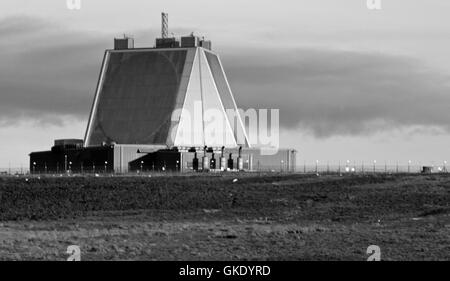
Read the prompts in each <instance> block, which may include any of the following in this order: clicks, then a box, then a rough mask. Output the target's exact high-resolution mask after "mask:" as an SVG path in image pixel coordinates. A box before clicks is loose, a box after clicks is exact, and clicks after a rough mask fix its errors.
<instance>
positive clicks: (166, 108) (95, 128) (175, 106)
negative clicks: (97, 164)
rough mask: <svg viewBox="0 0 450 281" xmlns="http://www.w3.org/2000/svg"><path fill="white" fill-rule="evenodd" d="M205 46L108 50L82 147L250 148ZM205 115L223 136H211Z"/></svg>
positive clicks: (192, 40) (189, 43) (187, 42)
mask: <svg viewBox="0 0 450 281" xmlns="http://www.w3.org/2000/svg"><path fill="white" fill-rule="evenodd" d="M124 40H130V39H127V38H125V39H124ZM173 42H177V41H175V39H174V41H173ZM203 42H205V41H202V40H200V39H199V38H197V37H195V36H189V37H183V38H182V40H181V46H180V47H172V48H166V46H167V45H162V46H159V45H157V47H156V48H146V49H117V46H116V49H114V50H107V51H106V53H105V56H104V61H103V66H102V70H101V74H100V79H99V83H98V89H97V92H96V96H95V99H94V104H93V107H92V111H91V117H90V119H89V124H88V129H87V132H86V137H85V142H84V145H85V146H86V147H91V146H98V145H102V144H105V143H106V144H111V143H115V144H148V145H167V147H204V146H207V147H219V148H220V147H222V146H225V148H236V147H239V146H242V147H249V142H248V139H247V136H246V134H245V130H244V125H243V123H242V120H241V118H240V116H239V115H238V114H236V115H234V116H233V115H232V114H230V116H228V114H227V112H228V113H235V112H237V107H236V102H235V100H234V98H233V94H232V92H231V89H230V86H229V83H228V81H227V78H226V75H225V73H224V70H223V67H222V64H221V61H220V59H219V56H218V55H217V54H215V53H214V52H212V51H211V50H209V49H207V48H204V47H202V45H203ZM209 45H210V44H208V46H209ZM177 46H178V44H177ZM174 112H178V113H179V114H174ZM207 112H210V113H214V114H215V115H216V116H214V117H215V118H216V119H218V120H222V121H223V122H221V125H223V126H222V128H221V129H222V130H220V132H209V133H208V130H207V128H208V125H209V124H208V120H206V119H205V114H206V113H207ZM232 117H235V118H233V119H231V118H232ZM205 130H206V131H205ZM214 133H215V134H214ZM218 135H219V136H218Z"/></svg>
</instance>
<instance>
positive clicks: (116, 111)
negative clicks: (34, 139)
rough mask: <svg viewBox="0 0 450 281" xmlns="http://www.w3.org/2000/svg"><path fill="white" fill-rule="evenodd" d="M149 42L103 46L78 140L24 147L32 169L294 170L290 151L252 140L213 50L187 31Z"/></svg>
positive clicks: (127, 41)
mask: <svg viewBox="0 0 450 281" xmlns="http://www.w3.org/2000/svg"><path fill="white" fill-rule="evenodd" d="M167 27H168V24H167V14H164V13H163V14H162V34H161V38H157V39H156V43H155V47H152V48H135V47H134V39H133V38H130V37H126V36H124V38H116V39H115V40H114V49H110V50H106V51H105V54H104V57H103V63H102V66H101V71H100V75H99V80H98V84H97V89H96V91H95V96H94V101H93V104H92V108H91V112H90V115H89V120H88V125H87V129H86V133H85V137H84V140H80V139H64V140H56V141H55V145H54V146H53V147H52V149H51V151H43V152H33V153H31V154H30V172H32V173H55V172H56V173H62V172H64V173H75V172H77V173H78V172H81V173H111V172H115V173H128V172H135V173H144V172H150V171H167V170H172V171H192V170H195V171H196V170H203V171H205V170H219V171H220V170H222V171H224V170H249V171H252V170H256V169H258V170H264V169H266V170H277V171H279V170H283V171H293V170H294V168H295V158H296V151H295V150H289V149H279V150H278V152H277V153H275V154H274V155H270V156H269V155H261V152H260V151H259V149H255V148H252V147H251V144H250V142H249V139H248V137H247V134H246V130H245V126H244V122H243V120H242V119H241V116H240V115H239V111H238V108H237V105H236V102H235V99H234V97H233V94H232V91H231V88H230V85H229V82H228V80H227V77H226V75H225V72H224V68H223V65H222V63H221V61H220V58H219V56H218V55H217V54H216V53H215V52H213V51H212V50H211V41H207V40H205V39H203V38H199V37H197V36H194V35H193V34H191V35H189V36H185V37H181V38H180V39H178V38H174V37H168V29H167Z"/></svg>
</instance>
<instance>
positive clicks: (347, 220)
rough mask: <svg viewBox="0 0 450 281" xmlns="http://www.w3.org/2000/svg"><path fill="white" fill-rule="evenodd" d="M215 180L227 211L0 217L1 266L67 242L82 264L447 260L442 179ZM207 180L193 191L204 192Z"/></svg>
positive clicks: (449, 212)
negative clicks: (376, 256)
mask: <svg viewBox="0 0 450 281" xmlns="http://www.w3.org/2000/svg"><path fill="white" fill-rule="evenodd" d="M61 180H62V179H61ZM97 180H101V179H97ZM152 180H154V179H148V181H152ZM172 180H173V181H180V182H189V181H191V180H195V181H196V182H195V183H196V184H197V182H198V178H196V179H191V178H184V177H179V178H175V179H172ZM119 181H120V180H119ZM218 181H220V184H223V185H225V186H226V185H229V186H230V190H231V191H230V192H232V193H233V194H234V195H232V196H231V197H233V199H232V200H231V202H232V204H231V203H230V204H231V205H220V204H219V205H217V206H215V205H211V206H210V205H208V204H206V205H201V204H200V205H199V207H195V206H194V207H192V208H188V207H170V208H169V207H166V206H165V205H158V207H154V208H153V207H148V208H144V209H137V208H134V207H133V206H139V207H141V205H127V206H131V207H127V208H120V209H118V210H114V208H112V209H111V208H108V210H95V211H91V212H84V213H83V215H75V216H73V217H62V218H59V219H35V220H33V219H28V218H27V219H18V220H11V219H9V220H3V221H0V260H65V259H67V257H68V256H69V255H68V254H67V253H66V249H67V247H68V246H69V245H78V246H79V247H80V249H81V259H82V260H367V258H368V257H369V255H368V254H367V253H366V250H367V248H368V246H370V245H377V246H379V247H380V249H381V259H382V260H450V176H448V175H429V176H422V175H380V176H373V175H371V176H343V177H342V176H339V175H328V176H322V175H321V176H316V175H309V176H302V175H276V176H271V175H262V176H261V175H250V176H249V175H242V176H238V175H233V176H226V177H223V178H221V179H220V180H218ZM11 184H13V183H12V182H10V181H5V182H4V185H5V186H10V185H11ZM52 184H53V183H52ZM123 184H130V181H129V180H124V183H123ZM146 184H147V183H146ZM169 184H170V182H169ZM210 184H211V179H209V180H208V181H207V182H202V181H200V183H199V184H198V185H199V186H202V185H208V186H207V188H208V190H209V188H210V187H209V185H210ZM220 184H218V185H220ZM182 186H183V184H181V188H182ZM199 188H201V187H199ZM0 191H1V189H0ZM2 192H3V198H5V197H6V191H2ZM205 192H206V191H205ZM211 192H214V189H213V190H212V191H211ZM240 193H241V194H245V196H244V195H243V196H242V198H240V197H239V194H240ZM267 194H269V195H267ZM205 196H206V195H205ZM0 197H2V193H1V192H0ZM207 198H209V197H207ZM235 198H238V199H235ZM2 200H6V199H2ZM166 200H169V199H166ZM178 200H180V199H178ZM189 200H192V199H189ZM198 200H204V198H203V197H201V196H200V195H198ZM189 202H191V201H189ZM190 204H192V202H191V203H190ZM120 206H122V205H120ZM177 206H184V205H183V204H181V203H180V204H179V205H177ZM205 206H210V207H214V208H204V207H205ZM177 208H178V209H177Z"/></svg>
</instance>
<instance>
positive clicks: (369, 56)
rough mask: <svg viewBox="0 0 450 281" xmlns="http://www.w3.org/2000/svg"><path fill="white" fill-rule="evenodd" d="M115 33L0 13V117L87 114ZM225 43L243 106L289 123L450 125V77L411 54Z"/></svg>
mask: <svg viewBox="0 0 450 281" xmlns="http://www.w3.org/2000/svg"><path fill="white" fill-rule="evenodd" d="M157 32H158V31H156V30H151V31H145V32H144V31H139V32H134V34H135V35H136V39H137V44H138V45H139V46H145V45H149V44H151V42H152V41H151V38H153V37H154V36H155V35H156V34H157ZM179 32H185V31H184V30H183V31H181V30H180V31H179ZM114 35H119V34H93V33H82V32H74V31H70V30H68V29H64V28H63V27H60V26H57V27H56V26H55V25H54V24H50V23H48V22H45V21H42V20H39V19H33V18H25V17H22V18H20V17H15V18H9V19H4V20H0V36H2V38H4V39H5V40H2V41H1V42H0V48H1V49H2V52H1V53H0V62H2V63H1V65H0V98H1V102H0V124H7V123H11V122H14V121H15V120H21V119H24V118H25V119H26V118H28V119H34V120H37V121H38V122H41V123H48V122H52V123H54V124H59V123H60V122H61V120H60V118H62V117H63V116H67V115H70V116H72V117H75V118H79V119H87V115H88V113H89V110H90V106H91V103H92V98H93V94H94V90H95V87H96V83H97V78H98V73H99V71H100V65H101V60H102V58H103V52H104V49H106V48H111V46H112V37H113V36H114ZM142 39H143V40H142ZM139 41H141V44H139ZM220 48H221V50H219V52H220V53H221V57H222V60H223V63H224V67H225V71H226V72H227V74H228V77H229V79H230V82H231V86H232V88H233V90H234V93H235V96H236V99H237V101H238V105H239V107H242V108H249V107H252V108H279V109H280V114H281V123H282V124H281V125H282V126H283V127H285V128H291V129H294V128H301V129H303V130H308V131H311V132H312V133H314V134H315V135H316V136H322V137H325V136H331V135H358V134H367V133H370V132H373V131H376V130H383V129H387V128H392V127H401V126H410V125H423V126H434V127H435V126H437V127H442V128H444V129H446V130H449V129H450V128H449V125H448V120H450V91H449V90H450V86H449V83H448V82H447V81H449V80H448V77H446V76H444V75H441V74H439V73H436V72H432V71H430V70H428V69H427V68H426V67H425V66H424V65H422V64H421V63H420V62H418V61H415V60H413V59H410V58H406V57H399V56H390V55H385V54H373V53H360V52H351V51H338V50H326V49H306V48H305V49H283V47H280V48H277V49H250V48H245V47H241V49H233V48H228V47H227V46H220Z"/></svg>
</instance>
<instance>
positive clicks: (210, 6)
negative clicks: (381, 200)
mask: <svg viewBox="0 0 450 281" xmlns="http://www.w3.org/2000/svg"><path fill="white" fill-rule="evenodd" d="M81 3H82V6H81V10H69V9H67V6H66V0H42V1H31V0H2V2H1V4H0V50H1V52H0V168H7V167H8V165H9V163H11V166H13V167H19V166H20V165H21V164H22V165H24V166H27V165H28V164H27V163H28V156H27V154H28V153H29V152H31V151H35V150H47V149H49V148H50V146H51V145H52V142H53V139H55V138H83V136H84V131H85V127H86V123H87V118H88V113H89V110H90V106H91V103H92V99H93V95H94V90H95V86H96V83H97V78H98V73H99V70H100V66H101V60H102V56H103V52H104V49H106V48H111V47H112V42H113V40H112V39H113V37H114V36H120V35H121V34H123V33H126V34H132V35H134V37H135V40H136V45H137V46H138V47H144V46H151V45H153V39H154V37H155V36H157V35H158V34H159V30H160V12H161V11H166V12H168V13H169V27H170V30H171V32H173V33H175V34H178V35H182V34H188V33H190V32H191V31H195V32H196V33H197V34H199V35H205V36H206V37H208V38H210V39H211V40H212V41H213V48H214V50H215V51H217V52H218V53H219V54H220V56H221V58H222V62H223V64H224V67H225V71H226V73H227V75H228V78H229V80H230V83H231V87H232V89H233V91H234V94H235V96H236V100H237V102H238V106H239V107H241V108H244V109H245V108H249V107H253V108H279V109H280V118H281V143H282V145H283V146H284V147H294V148H296V149H297V150H298V151H299V161H300V163H303V161H307V163H312V162H313V161H315V160H316V159H317V160H319V161H321V163H325V162H326V161H331V162H337V161H339V160H341V161H345V160H351V161H366V162H369V161H370V162H371V161H373V160H374V159H377V160H378V161H379V162H384V161H389V162H390V163H395V162H396V161H400V163H406V162H407V161H408V160H412V161H414V162H415V163H418V162H419V161H420V162H421V163H429V164H433V163H434V164H440V163H442V162H443V161H444V160H449V161H450V145H449V144H450V123H449V121H450V79H449V78H450V51H449V50H450V17H448V15H449V13H450V2H449V1H445V0H428V1H423V0H382V1H381V3H382V10H377V11H373V10H368V9H367V6H366V0H346V1H336V0H307V1H306V0H303V1H299V0H295V1H265V0H262V1H261V0H252V1H250V0H245V1H234V0H223V1H214V0H204V1H203V0H202V1H197V0H191V1H185V0H180V1H167V0H165V1H144V0H127V1H125V0H120V1H106V0H81Z"/></svg>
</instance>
